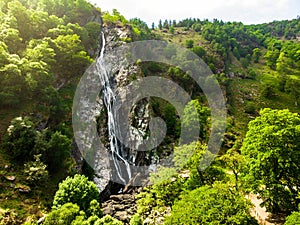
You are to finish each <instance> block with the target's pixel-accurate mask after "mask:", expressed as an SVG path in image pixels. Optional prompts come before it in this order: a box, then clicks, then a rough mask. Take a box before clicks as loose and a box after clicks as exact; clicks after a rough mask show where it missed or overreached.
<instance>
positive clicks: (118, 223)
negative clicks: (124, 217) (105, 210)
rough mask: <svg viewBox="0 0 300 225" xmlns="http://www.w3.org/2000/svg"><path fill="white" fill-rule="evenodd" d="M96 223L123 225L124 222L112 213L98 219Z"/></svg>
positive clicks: (100, 224)
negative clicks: (112, 215)
mask: <svg viewBox="0 0 300 225" xmlns="http://www.w3.org/2000/svg"><path fill="white" fill-rule="evenodd" d="M94 225H123V223H122V222H121V221H119V220H117V219H115V218H113V217H111V216H110V215H106V216H104V217H103V218H101V219H100V220H97V221H96V222H95V224H94Z"/></svg>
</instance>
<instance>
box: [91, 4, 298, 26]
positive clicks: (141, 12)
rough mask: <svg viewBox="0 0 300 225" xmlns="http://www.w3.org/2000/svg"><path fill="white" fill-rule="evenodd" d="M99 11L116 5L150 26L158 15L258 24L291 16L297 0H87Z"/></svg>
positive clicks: (295, 14)
mask: <svg viewBox="0 0 300 225" xmlns="http://www.w3.org/2000/svg"><path fill="white" fill-rule="evenodd" d="M89 1H90V2H91V3H93V4H96V5H97V6H98V7H100V8H101V10H102V11H109V12H111V10H112V9H117V10H118V11H119V12H120V13H121V14H122V15H124V16H125V18H126V19H131V18H135V17H137V18H140V19H141V20H143V21H145V22H147V24H148V25H149V26H151V24H152V22H154V23H155V25H157V24H158V21H159V19H162V20H163V21H164V20H165V19H168V20H169V19H171V20H177V21H179V20H181V19H185V18H199V19H209V20H212V19H214V18H217V19H219V20H223V21H237V22H243V23H244V24H258V23H265V22H272V21H274V20H284V19H294V18H297V16H298V15H300V1H299V0H89Z"/></svg>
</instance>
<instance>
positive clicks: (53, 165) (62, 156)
mask: <svg viewBox="0 0 300 225" xmlns="http://www.w3.org/2000/svg"><path fill="white" fill-rule="evenodd" d="M70 154H71V140H70V139H69V138H68V137H67V136H65V135H63V134H61V133H60V132H55V133H54V134H52V135H51V139H50V141H49V148H48V149H47V152H46V161H47V164H48V166H49V170H50V171H51V172H57V171H59V170H60V169H61V168H63V166H64V165H65V161H66V159H67V158H68V157H70Z"/></svg>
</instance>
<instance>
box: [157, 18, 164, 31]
mask: <svg viewBox="0 0 300 225" xmlns="http://www.w3.org/2000/svg"><path fill="white" fill-rule="evenodd" d="M162 27H163V26H162V22H161V20H159V22H158V28H159V29H160V30H162Z"/></svg>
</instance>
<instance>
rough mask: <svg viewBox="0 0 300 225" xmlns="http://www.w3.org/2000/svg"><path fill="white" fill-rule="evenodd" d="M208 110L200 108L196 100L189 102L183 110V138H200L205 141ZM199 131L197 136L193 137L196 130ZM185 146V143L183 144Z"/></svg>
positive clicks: (204, 107) (207, 126)
mask: <svg viewBox="0 0 300 225" xmlns="http://www.w3.org/2000/svg"><path fill="white" fill-rule="evenodd" d="M209 116H210V110H209V108H207V107H206V106H201V105H200V103H199V101H198V100H192V101H190V102H189V103H188V104H187V106H186V107H185V108H184V114H183V117H182V127H183V128H184V130H186V131H187V133H183V136H184V137H190V139H191V140H195V139H198V138H200V139H201V140H206V138H207V136H208V128H209V121H208V118H209ZM197 129H198V130H199V136H197V137H196V136H193V135H194V134H196V133H195V131H196V130H197ZM184 144H186V143H184Z"/></svg>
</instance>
